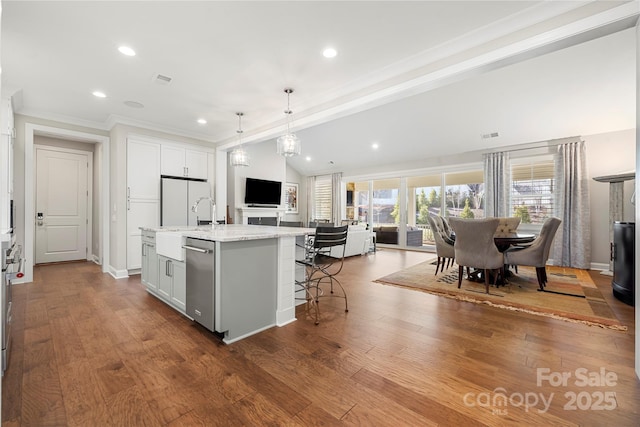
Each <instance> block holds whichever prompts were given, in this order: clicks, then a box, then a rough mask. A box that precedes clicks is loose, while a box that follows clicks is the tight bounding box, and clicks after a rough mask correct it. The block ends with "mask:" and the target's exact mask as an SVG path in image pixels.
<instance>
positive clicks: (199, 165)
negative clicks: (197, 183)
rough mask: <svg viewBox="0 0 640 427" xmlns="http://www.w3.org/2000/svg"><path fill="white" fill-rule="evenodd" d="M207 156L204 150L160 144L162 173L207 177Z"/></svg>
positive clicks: (198, 177) (187, 176)
mask: <svg viewBox="0 0 640 427" xmlns="http://www.w3.org/2000/svg"><path fill="white" fill-rule="evenodd" d="M207 157H208V153H207V152H206V151H198V150H192V149H190V148H184V147H178V146H173V145H167V144H162V154H161V172H162V175H169V176H180V177H185V178H197V179H207V177H208V168H207V164H208V163H207Z"/></svg>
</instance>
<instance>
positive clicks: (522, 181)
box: [511, 156, 555, 224]
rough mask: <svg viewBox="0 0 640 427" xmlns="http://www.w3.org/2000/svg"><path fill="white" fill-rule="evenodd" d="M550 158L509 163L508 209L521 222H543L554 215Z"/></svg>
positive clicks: (553, 180)
mask: <svg viewBox="0 0 640 427" xmlns="http://www.w3.org/2000/svg"><path fill="white" fill-rule="evenodd" d="M554 190H555V176H554V160H553V158H548V157H546V156H545V158H532V159H530V160H528V161H519V162H518V163H516V164H513V163H512V165H511V212H512V214H513V215H514V216H519V217H520V218H521V219H522V223H523V224H526V223H530V224H542V223H543V222H544V220H545V219H546V218H548V217H550V216H553V209H554V206H553V192H554Z"/></svg>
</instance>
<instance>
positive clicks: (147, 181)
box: [126, 138, 160, 270]
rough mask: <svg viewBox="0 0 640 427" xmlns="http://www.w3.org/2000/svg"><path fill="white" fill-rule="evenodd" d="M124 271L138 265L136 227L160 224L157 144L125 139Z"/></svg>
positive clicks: (139, 247)
mask: <svg viewBox="0 0 640 427" xmlns="http://www.w3.org/2000/svg"><path fill="white" fill-rule="evenodd" d="M126 197H127V269H128V270H135V269H138V268H141V266H142V258H141V254H142V233H141V231H140V227H145V226H146V227H155V226H158V225H159V224H160V144H159V143H156V142H149V141H142V140H138V139H136V138H128V139H127V194H126Z"/></svg>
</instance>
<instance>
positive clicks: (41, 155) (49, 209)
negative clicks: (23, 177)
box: [35, 148, 89, 264]
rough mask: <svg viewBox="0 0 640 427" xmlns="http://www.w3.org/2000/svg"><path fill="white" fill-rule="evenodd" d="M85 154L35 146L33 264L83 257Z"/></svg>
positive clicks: (86, 171) (85, 237)
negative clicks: (34, 251)
mask: <svg viewBox="0 0 640 427" xmlns="http://www.w3.org/2000/svg"><path fill="white" fill-rule="evenodd" d="M88 167H89V155H88V154H76V153H68V152H63V151H57V150H56V151H53V150H47V149H43V148H37V149H36V175H37V176H36V218H35V222H36V226H35V229H36V264H40V263H46V262H59V261H72V260H79V259H86V258H87V203H88V182H87V179H88Z"/></svg>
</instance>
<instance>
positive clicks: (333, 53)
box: [322, 47, 338, 58]
mask: <svg viewBox="0 0 640 427" xmlns="http://www.w3.org/2000/svg"><path fill="white" fill-rule="evenodd" d="M337 54H338V52H337V51H336V50H335V49H334V48H332V47H328V48H326V49H325V50H324V51H322V55H323V56H324V57H325V58H335V56H336V55H337Z"/></svg>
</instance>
